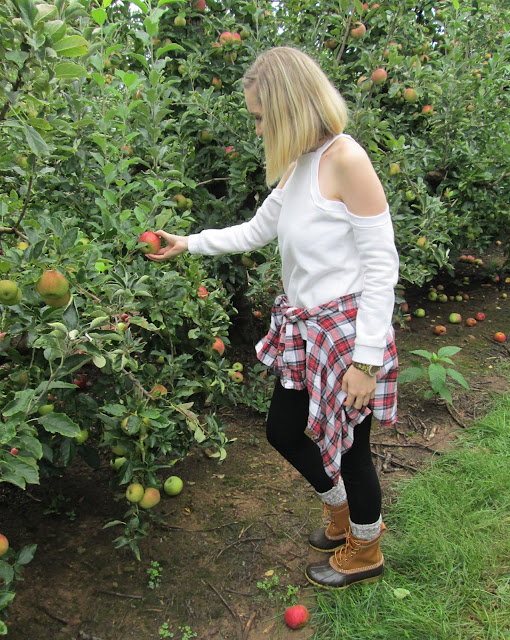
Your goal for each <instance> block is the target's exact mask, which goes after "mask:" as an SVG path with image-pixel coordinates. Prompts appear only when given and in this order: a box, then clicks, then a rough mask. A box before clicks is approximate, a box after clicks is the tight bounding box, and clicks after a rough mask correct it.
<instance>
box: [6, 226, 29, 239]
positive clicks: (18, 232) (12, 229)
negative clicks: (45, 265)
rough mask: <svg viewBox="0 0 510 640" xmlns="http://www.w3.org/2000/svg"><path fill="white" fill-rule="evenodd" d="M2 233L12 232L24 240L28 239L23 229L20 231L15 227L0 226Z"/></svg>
mask: <svg viewBox="0 0 510 640" xmlns="http://www.w3.org/2000/svg"><path fill="white" fill-rule="evenodd" d="M2 233H12V234H14V235H16V236H18V237H19V238H23V240H28V238H27V236H26V235H25V234H24V233H21V231H18V229H16V228H15V227H0V235H1V234H2Z"/></svg>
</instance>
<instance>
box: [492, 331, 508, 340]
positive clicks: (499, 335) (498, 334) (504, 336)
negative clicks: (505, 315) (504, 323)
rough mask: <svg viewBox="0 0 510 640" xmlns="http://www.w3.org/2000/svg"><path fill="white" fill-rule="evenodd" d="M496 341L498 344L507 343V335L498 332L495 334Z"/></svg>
mask: <svg viewBox="0 0 510 640" xmlns="http://www.w3.org/2000/svg"><path fill="white" fill-rule="evenodd" d="M494 340H495V341H496V342H505V341H506V335H505V334H504V333H503V332H502V331H496V333H495V334H494Z"/></svg>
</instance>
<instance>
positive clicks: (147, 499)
mask: <svg viewBox="0 0 510 640" xmlns="http://www.w3.org/2000/svg"><path fill="white" fill-rule="evenodd" d="M160 500H161V495H160V493H159V491H158V489H154V488H153V487H148V488H147V489H145V491H144V494H143V497H142V499H141V500H140V502H139V503H138V504H139V505H140V506H141V507H142V509H151V508H152V507H155V506H156V505H157V504H158V502H159V501H160Z"/></svg>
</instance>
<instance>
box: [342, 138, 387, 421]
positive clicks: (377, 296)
mask: <svg viewBox="0 0 510 640" xmlns="http://www.w3.org/2000/svg"><path fill="white" fill-rule="evenodd" d="M335 156H336V157H335V168H336V173H337V177H338V183H337V184H338V186H339V191H340V193H339V195H340V198H341V200H342V201H343V202H344V204H345V206H346V207H347V210H348V211H349V219H350V223H351V228H352V231H353V238H354V242H355V244H356V249H357V251H358V254H359V257H360V262H361V266H362V269H363V272H364V287H363V291H362V294H361V299H360V304H359V309H358V314H357V318H356V338H355V343H354V352H353V361H354V362H358V363H362V364H369V365H373V366H376V367H379V366H381V365H382V364H383V357H384V351H385V348H386V338H387V335H388V332H389V330H390V328H391V320H392V316H393V307H394V303H395V292H394V287H395V285H396V283H397V280H398V272H399V259H398V254H397V250H396V247H395V239H394V233H393V225H392V222H391V216H390V212H389V208H388V203H387V201H386V196H385V193H384V189H383V187H382V185H381V182H380V180H379V178H378V177H377V174H376V173H375V170H374V168H373V166H372V163H371V162H370V159H369V157H368V155H367V154H366V152H365V151H364V150H363V148H362V147H361V146H360V145H358V144H357V143H356V142H354V141H349V142H348V144H347V145H345V147H344V148H342V149H341V151H340V152H339V153H337V154H335ZM342 388H343V390H344V391H345V392H346V393H347V398H346V400H345V404H346V405H347V406H354V407H355V408H356V409H360V408H361V407H362V406H365V405H367V404H368V401H369V400H370V398H372V397H373V395H374V392H375V377H374V376H369V375H368V374H367V373H365V372H363V371H360V370H359V369H356V368H355V367H353V366H352V365H351V367H349V369H348V371H347V372H346V374H345V375H344V379H343V384H342Z"/></svg>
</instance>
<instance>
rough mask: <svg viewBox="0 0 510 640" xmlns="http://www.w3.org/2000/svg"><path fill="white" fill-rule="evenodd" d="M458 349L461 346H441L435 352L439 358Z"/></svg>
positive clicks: (449, 354)
mask: <svg viewBox="0 0 510 640" xmlns="http://www.w3.org/2000/svg"><path fill="white" fill-rule="evenodd" d="M459 351H461V347H441V349H439V351H438V352H437V355H438V356H439V357H440V358H443V357H445V356H454V355H455V354H456V353H458V352H459Z"/></svg>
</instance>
